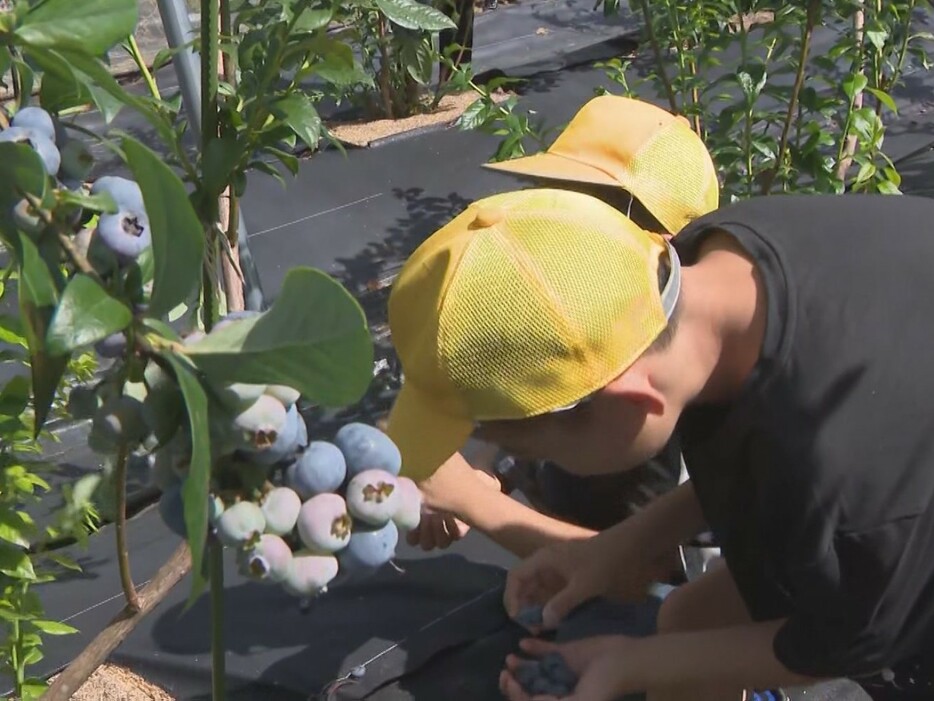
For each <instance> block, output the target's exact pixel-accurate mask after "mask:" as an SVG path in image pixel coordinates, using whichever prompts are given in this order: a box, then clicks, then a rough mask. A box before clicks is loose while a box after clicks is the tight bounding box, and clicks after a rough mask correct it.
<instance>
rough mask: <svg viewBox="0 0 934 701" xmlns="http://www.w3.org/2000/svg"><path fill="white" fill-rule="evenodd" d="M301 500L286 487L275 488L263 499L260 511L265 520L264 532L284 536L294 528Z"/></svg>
mask: <svg viewBox="0 0 934 701" xmlns="http://www.w3.org/2000/svg"><path fill="white" fill-rule="evenodd" d="M301 508H302V500H301V499H299V497H298V494H296V493H295V492H294V491H292V490H291V489H289V488H288V487H276V488H275V489H272V490H270V491H269V493H268V494H267V495H266V496H265V497H263V503H262V510H263V516H264V517H265V518H266V532H267V533H271V534H273V535H285V534H286V533H289V532H290V531H291V530H292V529H293V528H295V522H296V521H297V520H298V513H299V511H301Z"/></svg>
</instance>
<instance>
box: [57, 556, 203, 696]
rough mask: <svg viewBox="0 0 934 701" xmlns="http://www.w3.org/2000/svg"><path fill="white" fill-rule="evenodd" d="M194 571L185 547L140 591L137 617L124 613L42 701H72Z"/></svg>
mask: <svg viewBox="0 0 934 701" xmlns="http://www.w3.org/2000/svg"><path fill="white" fill-rule="evenodd" d="M190 569H191V553H190V552H189V550H188V545H187V544H186V543H182V544H181V545H179V546H178V548H177V549H176V551H175V552H174V553H173V554H172V557H170V558H169V559H168V560H167V561H166V563H165V564H164V565H163V566H162V567H161V568H159V571H158V572H157V573H156V575H155V577H153V578H152V581H151V582H150V583H149V584H148V585H146V586H145V587H144V588H143V589H141V590H140V610H139V612H138V613H136V614H134V613H132V612H130V611H128V610H127V609H126V608H124V609H123V611H121V612H120V613H119V614H117V616H116V617H115V618H114V619H113V620H111V622H110V623H109V624H108V626H107V627H106V628H104V630H102V631H101V632H100V633H99V634H98V635H97V637H96V638H94V640H92V641H91V643H90V644H89V645H88V646H87V647H86V648H84V650H82V651H81V654H80V655H78V656H77V657H76V658H75V659H74V660H73V661H72V663H71V664H70V665H68V667H67V668H66V669H65V671H64V672H62V673H61V674H60V675H59V676H58V678H57V679H56V680H55V681H54V682H53V683H52V685H51V686H50V687H49V690H48V691H47V692H46V693H45V695H44V696H43V697H42V699H43V701H68V700H69V699H71V697H72V696H74V694H75V693H77V691H78V689H80V688H81V686H82V685H83V684H84V683H85V682H86V681H87V680H88V678H89V677H90V676H91V675H92V674H93V673H94V670H96V669H97V668H98V667H100V666H101V665H102V664H103V663H104V661H105V660H106V659H107V658H108V657H109V656H110V653H111V652H113V651H114V650H115V649H116V648H117V646H118V645H120V643H122V642H123V641H124V640H125V639H126V637H127V636H128V635H129V634H130V633H131V632H132V631H133V629H134V628H136V626H137V624H138V623H139V622H140V621H141V620H143V617H144V616H146V615H147V614H148V613H149V612H150V611H152V610H153V609H154V608H155V607H156V606H157V605H158V604H159V603H160V602H161V601H162V600H163V599H164V598H165V597H166V595H167V594H168V593H169V592H170V591H172V588H173V587H174V586H175V585H176V584H178V582H179V581H180V580H181V579H182V577H184V576H185V575H186V574H187V573H188V571H189V570H190Z"/></svg>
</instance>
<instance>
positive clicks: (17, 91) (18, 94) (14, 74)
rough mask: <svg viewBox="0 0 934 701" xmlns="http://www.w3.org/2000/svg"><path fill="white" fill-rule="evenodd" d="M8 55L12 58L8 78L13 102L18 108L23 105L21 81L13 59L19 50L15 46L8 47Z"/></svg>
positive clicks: (16, 56) (17, 56)
mask: <svg viewBox="0 0 934 701" xmlns="http://www.w3.org/2000/svg"><path fill="white" fill-rule="evenodd" d="M10 55H11V56H12V57H13V59H14V63H13V64H12V65H11V66H10V78H11V82H12V83H13V102H14V104H15V105H16V109H19V108H20V107H22V106H23V103H22V97H23V81H22V78H21V77H20V74H19V68H17V66H16V63H15V60H16V59H17V58H19V52H18V51H17V50H16V47H13V46H11V47H10Z"/></svg>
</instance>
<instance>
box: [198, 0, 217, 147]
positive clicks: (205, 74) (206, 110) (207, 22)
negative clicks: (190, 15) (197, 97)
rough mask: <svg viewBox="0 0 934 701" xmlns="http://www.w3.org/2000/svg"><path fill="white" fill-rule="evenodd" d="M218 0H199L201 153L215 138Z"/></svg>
mask: <svg viewBox="0 0 934 701" xmlns="http://www.w3.org/2000/svg"><path fill="white" fill-rule="evenodd" d="M219 12H220V9H219V8H218V0H201V153H207V150H208V144H209V143H210V142H212V141H213V140H214V139H216V138H217V54H218V51H219V50H220V36H219V29H218V26H217V25H218V15H219Z"/></svg>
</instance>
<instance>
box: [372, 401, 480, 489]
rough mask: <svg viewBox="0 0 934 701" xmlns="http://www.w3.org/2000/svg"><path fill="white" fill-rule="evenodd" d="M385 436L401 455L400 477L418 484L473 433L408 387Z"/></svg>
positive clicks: (391, 415)
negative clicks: (387, 436) (391, 441)
mask: <svg viewBox="0 0 934 701" xmlns="http://www.w3.org/2000/svg"><path fill="white" fill-rule="evenodd" d="M386 433H387V434H388V435H389V437H390V438H391V439H392V440H393V442H394V443H395V444H396V446H398V448H399V452H400V453H401V454H402V472H401V474H402V475H403V476H404V477H408V478H410V479H413V480H415V481H416V482H418V481H420V480H423V479H426V478H428V477H431V475H432V474H433V473H434V472H435V470H437V469H438V468H439V467H441V465H442V464H443V463H444V462H445V461H446V460H447V459H448V458H450V457H451V456H452V455H454V453H456V452H457V451H458V450H460V448H461V447H462V446H463V445H464V443H466V442H467V439H468V438H469V437H470V434H471V433H473V422H472V421H471V420H469V419H465V418H460V417H455V416H451V415H450V414H446V413H444V412H442V411H440V410H439V409H438V408H437V406H436V404H435V403H434V402H431V401H430V400H429V399H428V398H427V397H426V396H425V395H424V394H423V393H422V392H420V391H419V390H418V389H417V388H416V387H413V386H412V385H411V384H408V383H407V384H405V385H403V387H402V389H401V390H400V391H399V394H398V396H397V397H396V401H395V404H393V407H392V410H391V411H390V412H389V421H388V425H387V427H386Z"/></svg>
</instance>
